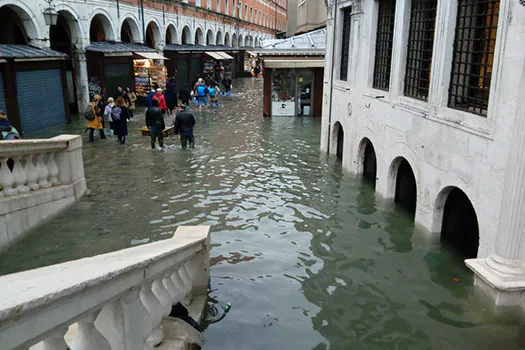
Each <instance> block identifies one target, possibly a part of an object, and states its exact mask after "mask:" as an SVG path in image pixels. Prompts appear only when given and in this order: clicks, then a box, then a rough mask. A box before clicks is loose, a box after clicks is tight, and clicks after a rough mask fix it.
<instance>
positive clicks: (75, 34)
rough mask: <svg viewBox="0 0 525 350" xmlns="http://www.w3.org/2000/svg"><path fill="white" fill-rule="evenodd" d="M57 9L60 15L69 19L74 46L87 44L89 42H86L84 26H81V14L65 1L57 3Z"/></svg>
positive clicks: (78, 47) (79, 46) (78, 46)
mask: <svg viewBox="0 0 525 350" xmlns="http://www.w3.org/2000/svg"><path fill="white" fill-rule="evenodd" d="M55 9H56V10H57V12H58V14H59V16H63V17H64V19H65V20H66V21H67V25H68V28H69V34H70V35H71V45H72V47H74V48H77V49H80V48H83V47H84V46H86V45H87V44H88V43H86V42H84V35H83V31H82V27H81V26H80V16H79V14H78V13H77V12H76V10H75V9H74V8H73V7H71V6H69V5H67V4H65V3H60V4H57V5H56V6H55Z"/></svg>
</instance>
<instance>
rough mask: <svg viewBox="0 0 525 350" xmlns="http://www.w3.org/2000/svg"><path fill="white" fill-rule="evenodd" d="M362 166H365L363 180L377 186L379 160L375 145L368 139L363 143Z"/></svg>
mask: <svg viewBox="0 0 525 350" xmlns="http://www.w3.org/2000/svg"><path fill="white" fill-rule="evenodd" d="M360 153H361V162H362V163H361V164H362V166H363V178H364V179H365V181H367V182H369V183H370V184H372V186H373V187H375V186H376V178H377V159H376V152H375V149H374V145H373V144H372V142H371V141H370V140H369V139H368V138H364V139H363V140H362V141H361V151H360Z"/></svg>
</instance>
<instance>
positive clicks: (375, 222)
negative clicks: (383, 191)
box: [0, 80, 525, 350]
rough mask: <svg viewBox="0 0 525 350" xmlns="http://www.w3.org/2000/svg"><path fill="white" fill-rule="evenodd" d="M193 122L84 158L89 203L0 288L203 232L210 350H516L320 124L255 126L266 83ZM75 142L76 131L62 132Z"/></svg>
mask: <svg viewBox="0 0 525 350" xmlns="http://www.w3.org/2000/svg"><path fill="white" fill-rule="evenodd" d="M234 87H235V91H236V93H235V94H234V96H233V97H230V98H228V99H223V101H222V102H223V103H222V106H221V107H220V108H219V109H218V110H216V111H203V112H196V113H195V117H196V119H197V126H196V130H195V134H196V148H195V149H194V150H186V151H183V150H181V148H180V144H179V141H178V137H177V138H170V139H168V140H167V141H166V144H167V145H168V147H167V149H166V150H164V151H159V150H156V151H152V150H151V149H150V144H149V140H150V139H149V137H142V136H140V131H139V128H140V127H141V126H143V121H142V116H140V118H137V119H140V121H139V120H135V121H134V122H132V123H131V124H130V125H129V131H130V137H129V139H128V141H127V144H126V145H125V146H121V145H120V144H118V142H116V139H109V140H107V141H105V142H103V141H100V139H96V142H94V143H88V142H87V134H83V137H84V167H85V172H86V179H87V184H88V188H89V190H90V194H89V195H88V196H86V197H84V198H83V199H82V200H80V201H79V202H77V203H76V204H75V205H74V206H73V207H72V208H70V209H68V210H67V211H66V212H64V213H63V214H61V215H59V216H58V217H56V218H54V219H52V220H51V221H50V222H48V223H46V224H45V225H43V226H41V227H39V228H38V229H36V230H34V231H33V232H31V234H30V235H29V236H28V237H27V238H26V239H24V240H23V241H21V242H19V243H18V244H17V245H15V246H14V247H12V248H11V249H10V250H8V251H7V252H5V253H4V254H2V256H0V272H1V273H2V274H6V273H11V272H15V271H20V270H25V269H30V268H36V267H39V266H44V265H49V264H53V263H57V262H63V261H67V260H71V259H77V258H81V257H85V256H92V255H96V254H100V253H105V252H109V251H113V250H117V249H122V248H126V247H130V246H133V245H137V244H143V243H147V242H152V241H156V240H162V239H165V238H168V237H170V236H171V235H172V234H173V232H174V231H175V229H176V227H177V226H180V225H210V226H211V227H212V228H211V231H212V244H213V247H212V250H211V255H212V259H213V261H212V264H213V266H212V269H211V286H210V291H209V295H210V297H211V298H213V299H216V300H218V301H221V302H227V301H230V302H231V303H232V309H231V311H230V312H229V313H228V314H227V315H226V316H225V318H224V319H222V320H221V321H219V322H217V323H213V324H211V325H209V326H208V327H207V329H206V331H205V336H206V338H207V346H206V347H205V349H243V350H245V349H352V350H353V349H367V350H368V349H478V350H479V349H516V348H522V347H523V346H524V342H523V339H525V332H523V330H522V327H521V326H520V322H519V317H517V316H516V317H515V316H512V315H508V314H496V313H494V311H493V310H492V307H491V305H490V304H489V303H488V302H486V301H485V300H484V299H483V298H482V297H480V296H478V295H477V293H474V291H475V289H474V288H473V287H472V284H473V277H472V273H471V272H470V271H469V270H468V269H466V268H465V267H464V265H463V263H462V262H461V260H460V259H459V258H458V257H457V256H456V255H455V254H454V252H453V251H451V250H449V249H448V248H444V247H442V246H441V245H440V244H439V242H432V241H430V240H429V239H428V238H427V237H428V234H427V233H426V232H424V231H422V230H420V229H418V228H415V227H414V225H413V223H412V222H411V220H410V218H409V217H408V216H407V215H405V213H404V212H401V211H399V210H396V209H395V207H394V205H393V203H392V202H390V201H387V200H384V199H381V198H379V197H377V196H376V195H375V194H374V191H373V189H372V188H371V187H370V186H368V185H367V184H364V183H363V182H362V181H361V178H359V177H355V176H353V175H351V174H349V173H347V172H346V171H343V170H342V168H341V163H340V161H339V160H337V159H336V158H335V157H328V156H327V155H325V154H322V153H321V152H320V151H319V138H320V128H321V120H320V119H311V118H272V119H264V118H263V117H262V113H261V111H262V81H254V80H242V81H238V82H236V83H235V84H234ZM65 129H66V132H68V133H80V132H81V131H82V129H83V121H79V122H78V123H74V124H73V125H71V126H67V127H66V128H65Z"/></svg>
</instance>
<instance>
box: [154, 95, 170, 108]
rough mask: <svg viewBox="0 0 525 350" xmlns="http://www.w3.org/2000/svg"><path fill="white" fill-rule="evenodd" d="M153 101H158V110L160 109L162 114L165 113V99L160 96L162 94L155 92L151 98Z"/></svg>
mask: <svg viewBox="0 0 525 350" xmlns="http://www.w3.org/2000/svg"><path fill="white" fill-rule="evenodd" d="M153 98H154V99H156V100H159V108H160V109H162V110H163V111H164V112H166V111H167V106H166V99H165V98H164V95H163V94H162V92H160V91H159V92H157V93H156V94H155V96H153Z"/></svg>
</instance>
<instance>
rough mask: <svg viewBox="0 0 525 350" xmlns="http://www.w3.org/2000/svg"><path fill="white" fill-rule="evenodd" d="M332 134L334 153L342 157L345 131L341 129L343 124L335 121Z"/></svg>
mask: <svg viewBox="0 0 525 350" xmlns="http://www.w3.org/2000/svg"><path fill="white" fill-rule="evenodd" d="M334 134H335V135H336V137H337V139H336V142H337V143H336V149H335V154H336V156H337V158H340V159H342V158H343V150H344V141H345V132H344V130H343V126H342V125H341V123H339V122H337V123H335V125H334Z"/></svg>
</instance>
